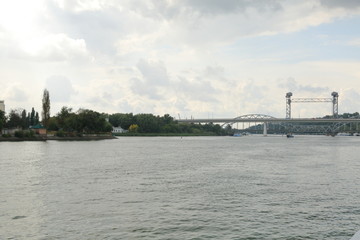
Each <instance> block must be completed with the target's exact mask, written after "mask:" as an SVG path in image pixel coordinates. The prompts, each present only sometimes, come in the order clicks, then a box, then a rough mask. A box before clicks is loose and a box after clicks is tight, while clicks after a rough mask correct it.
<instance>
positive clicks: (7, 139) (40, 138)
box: [0, 136, 116, 142]
mask: <svg viewBox="0 0 360 240" xmlns="http://www.w3.org/2000/svg"><path fill="white" fill-rule="evenodd" d="M107 139H116V137H115V136H82V137H56V136H47V137H45V136H36V137H24V138H18V137H0V142H25V141H98V140H107Z"/></svg>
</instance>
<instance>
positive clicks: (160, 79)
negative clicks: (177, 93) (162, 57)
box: [137, 59, 169, 86]
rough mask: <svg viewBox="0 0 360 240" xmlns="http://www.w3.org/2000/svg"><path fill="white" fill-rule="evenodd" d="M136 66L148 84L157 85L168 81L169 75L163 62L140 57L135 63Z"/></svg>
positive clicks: (165, 83)
mask: <svg viewBox="0 0 360 240" xmlns="http://www.w3.org/2000/svg"><path fill="white" fill-rule="evenodd" d="M137 68H138V69H139V71H140V72H141V74H142V75H143V77H144V80H145V82H146V83H148V84H151V85H153V86H158V85H167V84H168V83H169V76H168V73H167V70H166V67H165V65H164V63H163V62H152V61H146V60H144V59H141V60H140V61H139V62H138V64H137Z"/></svg>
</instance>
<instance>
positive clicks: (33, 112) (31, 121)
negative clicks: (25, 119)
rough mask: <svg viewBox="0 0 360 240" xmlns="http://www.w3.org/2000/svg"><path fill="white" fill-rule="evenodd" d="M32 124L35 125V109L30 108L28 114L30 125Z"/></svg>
mask: <svg viewBox="0 0 360 240" xmlns="http://www.w3.org/2000/svg"><path fill="white" fill-rule="evenodd" d="M34 125H35V109H34V108H32V109H31V114H30V126H34Z"/></svg>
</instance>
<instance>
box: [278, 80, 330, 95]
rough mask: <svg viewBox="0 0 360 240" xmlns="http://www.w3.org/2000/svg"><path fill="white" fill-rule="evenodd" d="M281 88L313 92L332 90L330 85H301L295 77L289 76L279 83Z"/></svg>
mask: <svg viewBox="0 0 360 240" xmlns="http://www.w3.org/2000/svg"><path fill="white" fill-rule="evenodd" d="M278 86H279V87H280V88H285V89H287V91H294V92H295V91H299V92H311V93H322V92H326V91H330V90H329V88H328V87H314V86H311V85H301V84H299V83H297V82H296V81H295V79H293V78H288V79H287V81H286V82H283V83H280V84H279V85H278Z"/></svg>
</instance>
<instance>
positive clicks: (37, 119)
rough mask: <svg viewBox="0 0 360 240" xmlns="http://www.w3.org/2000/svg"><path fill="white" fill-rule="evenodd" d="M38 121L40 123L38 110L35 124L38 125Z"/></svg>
mask: <svg viewBox="0 0 360 240" xmlns="http://www.w3.org/2000/svg"><path fill="white" fill-rule="evenodd" d="M38 123H40V118H39V113H38V112H36V113H35V121H34V125H36V124H38Z"/></svg>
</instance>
